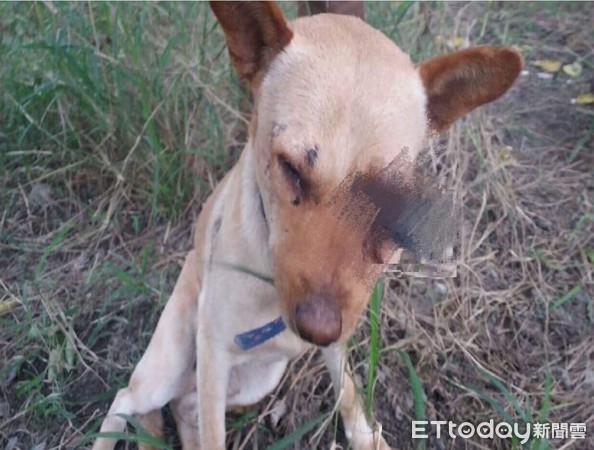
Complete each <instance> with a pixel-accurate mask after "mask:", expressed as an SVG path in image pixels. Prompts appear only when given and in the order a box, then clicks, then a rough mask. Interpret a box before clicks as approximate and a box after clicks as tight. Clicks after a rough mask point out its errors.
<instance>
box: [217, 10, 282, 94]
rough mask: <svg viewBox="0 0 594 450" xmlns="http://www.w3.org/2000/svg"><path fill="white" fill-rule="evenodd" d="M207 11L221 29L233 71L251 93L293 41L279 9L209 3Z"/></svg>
mask: <svg viewBox="0 0 594 450" xmlns="http://www.w3.org/2000/svg"><path fill="white" fill-rule="evenodd" d="M210 7H211V8H212V10H213V12H214V14H215V16H216V17H217V19H218V20H219V23H220V24H221V26H222V27H223V31H224V33H225V40H226V41H227V47H228V48H229V56H230V58H231V63H232V64H233V67H234V68H235V70H236V71H237V74H238V75H239V76H240V78H242V79H243V80H247V81H248V82H249V83H250V86H251V88H252V90H254V89H255V88H256V87H257V85H258V84H259V82H260V80H261V78H262V75H263V74H264V73H265V71H266V69H267V67H268V65H269V64H270V62H271V61H272V59H273V58H274V57H275V56H276V55H277V54H278V53H279V52H280V51H282V50H283V48H285V46H286V45H287V44H288V43H289V42H290V41H291V39H292V37H293V32H292V31H291V29H290V28H289V27H288V25H287V21H286V20H285V17H284V16H283V13H282V11H281V9H280V8H279V6H278V5H277V4H276V3H274V2H245V1H238V2H216V1H211V2H210Z"/></svg>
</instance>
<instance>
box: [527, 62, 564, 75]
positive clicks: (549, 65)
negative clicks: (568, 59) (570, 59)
mask: <svg viewBox="0 0 594 450" xmlns="http://www.w3.org/2000/svg"><path fill="white" fill-rule="evenodd" d="M532 65H533V66H536V67H540V68H541V69H542V70H544V71H545V72H549V73H556V72H559V70H560V69H561V66H562V65H563V63H562V62H561V61H559V60H558V59H539V60H538V61H534V62H533V63H532Z"/></svg>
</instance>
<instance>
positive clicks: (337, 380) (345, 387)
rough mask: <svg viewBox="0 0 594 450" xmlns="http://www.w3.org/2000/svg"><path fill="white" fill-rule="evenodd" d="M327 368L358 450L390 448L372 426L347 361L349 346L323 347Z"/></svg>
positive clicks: (347, 426) (351, 436)
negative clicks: (347, 347) (347, 348)
mask: <svg viewBox="0 0 594 450" xmlns="http://www.w3.org/2000/svg"><path fill="white" fill-rule="evenodd" d="M322 354H323V355H324V360H325V362H326V367H328V370H329V372H330V376H331V377H332V383H333V385H334V392H335V394H336V397H337V400H338V403H339V409H340V414H341V416H342V421H343V423H344V429H345V434H346V436H347V438H348V439H349V441H350V442H351V444H352V446H353V449H355V450H390V447H389V446H388V444H387V443H386V441H385V440H384V438H383V437H382V436H381V434H380V433H377V432H375V433H374V431H373V430H372V429H371V427H370V426H369V424H368V423H367V419H366V418H365V412H364V410H363V405H362V403H361V398H360V397H359V395H357V390H356V388H355V382H354V381H353V378H352V377H351V375H350V374H349V369H348V364H347V363H346V349H345V348H344V347H342V346H338V345H333V346H330V347H327V348H324V349H322Z"/></svg>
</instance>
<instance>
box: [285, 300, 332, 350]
mask: <svg viewBox="0 0 594 450" xmlns="http://www.w3.org/2000/svg"><path fill="white" fill-rule="evenodd" d="M295 326H296V328H297V332H298V333H299V336H301V337H302V338H303V339H305V340H306V341H309V342H311V343H312V344H315V345H319V346H320V347H326V346H328V345H330V344H332V343H333V342H336V341H337V340H338V338H340V334H341V332H342V316H341V314H340V308H339V307H338V305H335V304H333V302H331V301H328V300H325V299H323V298H313V299H310V300H306V301H304V302H300V303H299V304H298V305H297V309H296V311H295Z"/></svg>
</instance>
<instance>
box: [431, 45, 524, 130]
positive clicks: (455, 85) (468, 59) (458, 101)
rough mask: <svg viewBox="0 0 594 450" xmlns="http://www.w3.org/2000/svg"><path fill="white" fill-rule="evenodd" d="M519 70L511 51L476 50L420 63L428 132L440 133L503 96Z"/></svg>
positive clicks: (518, 59) (516, 55)
mask: <svg viewBox="0 0 594 450" xmlns="http://www.w3.org/2000/svg"><path fill="white" fill-rule="evenodd" d="M521 68H522V57H521V56H520V54H519V53H518V52H517V51H515V50H513V49H512V48H510V47H476V48H469V49H466V50H461V51H458V52H454V53H450V54H448V55H443V56H438V57H435V58H432V59H429V60H427V61H425V62H422V63H421V64H420V65H419V74H420V75H421V79H422V80H423V84H424V86H425V91H426V94H427V113H428V116H429V128H430V129H431V130H435V131H438V132H441V131H443V130H445V129H446V128H448V127H449V126H450V125H451V124H452V123H453V122H454V121H456V120H457V119H458V118H460V117H462V116H463V115H464V114H466V113H468V112H470V111H471V110H473V109H474V108H476V107H478V106H480V105H483V104H485V103H489V102H492V101H493V100H495V99H497V98H499V97H500V96H502V95H503V94H504V93H505V91H507V90H508V89H509V88H510V87H511V85H512V84H513V83H514V81H515V80H516V78H517V77H518V75H519V74H520V70H521Z"/></svg>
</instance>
